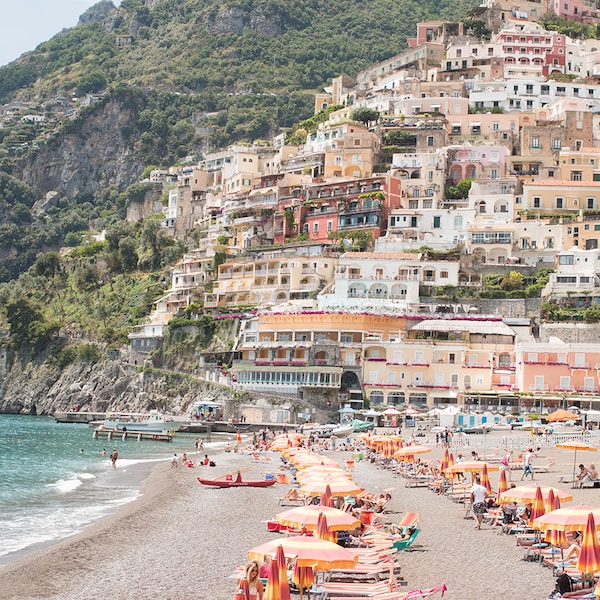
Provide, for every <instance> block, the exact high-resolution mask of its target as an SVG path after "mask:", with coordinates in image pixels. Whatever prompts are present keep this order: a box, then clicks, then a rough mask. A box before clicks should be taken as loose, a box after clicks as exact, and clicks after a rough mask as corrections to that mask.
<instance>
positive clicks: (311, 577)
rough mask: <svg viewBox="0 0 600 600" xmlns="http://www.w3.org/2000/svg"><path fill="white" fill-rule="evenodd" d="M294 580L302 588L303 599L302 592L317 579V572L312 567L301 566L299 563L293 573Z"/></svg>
mask: <svg viewBox="0 0 600 600" xmlns="http://www.w3.org/2000/svg"><path fill="white" fill-rule="evenodd" d="M292 581H293V582H294V583H295V584H296V585H297V586H298V589H299V590H300V599H301V600H302V594H303V592H304V590H305V589H306V588H310V586H311V585H312V584H313V583H314V581H315V573H314V571H313V568H312V567H299V566H298V564H297V563H296V565H295V566H294V573H293V575H292Z"/></svg>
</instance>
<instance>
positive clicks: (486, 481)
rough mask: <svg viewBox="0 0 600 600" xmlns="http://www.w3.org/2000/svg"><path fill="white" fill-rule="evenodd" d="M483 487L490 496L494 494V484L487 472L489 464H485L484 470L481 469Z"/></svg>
mask: <svg viewBox="0 0 600 600" xmlns="http://www.w3.org/2000/svg"><path fill="white" fill-rule="evenodd" d="M481 485H482V486H483V487H485V489H486V490H487V492H488V494H491V493H492V484H491V483H490V476H489V474H488V470H487V463H485V462H484V463H483V468H482V469H481Z"/></svg>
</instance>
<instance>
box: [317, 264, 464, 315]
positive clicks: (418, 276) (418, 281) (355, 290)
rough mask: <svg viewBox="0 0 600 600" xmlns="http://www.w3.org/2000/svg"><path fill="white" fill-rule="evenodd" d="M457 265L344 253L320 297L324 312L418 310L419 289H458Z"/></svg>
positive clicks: (458, 266)
mask: <svg viewBox="0 0 600 600" xmlns="http://www.w3.org/2000/svg"><path fill="white" fill-rule="evenodd" d="M459 268H460V265H459V262H458V260H456V261H444V260H431V259H427V258H426V257H424V256H423V255H421V254H413V253H401V252H390V253H388V252H346V253H345V254H343V255H342V256H341V257H340V258H339V264H338V266H337V268H336V270H335V275H334V282H333V285H332V286H330V287H328V288H326V290H325V292H324V293H322V294H320V295H319V305H320V306H321V307H322V308H324V309H327V308H336V309H337V308H343V309H352V310H362V309H374V308H377V309H379V310H383V309H385V310H386V311H401V310H402V311H407V310H418V306H419V294H420V287H421V286H431V287H442V286H444V285H450V286H456V285H458V271H459Z"/></svg>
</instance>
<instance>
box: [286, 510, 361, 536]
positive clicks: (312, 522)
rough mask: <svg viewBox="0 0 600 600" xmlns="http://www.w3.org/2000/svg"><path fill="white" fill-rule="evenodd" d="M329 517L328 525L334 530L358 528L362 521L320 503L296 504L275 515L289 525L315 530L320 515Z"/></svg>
mask: <svg viewBox="0 0 600 600" xmlns="http://www.w3.org/2000/svg"><path fill="white" fill-rule="evenodd" d="M321 514H323V515H325V516H326V517H327V525H328V527H329V529H330V530H332V531H346V530H349V529H356V528H357V527H359V526H360V521H359V520H358V519H357V518H356V517H354V516H353V515H352V514H350V513H347V512H344V511H343V510H339V509H338V508H332V507H329V506H323V505H320V504H308V505H306V506H295V507H294V508H290V509H289V510H286V511H284V512H281V513H279V514H277V515H275V520H276V521H277V522H279V523H281V524H282V525H286V526H288V527H300V526H302V525H304V526H305V527H306V529H309V530H311V531H314V530H315V529H316V528H317V524H318V521H319V515H321Z"/></svg>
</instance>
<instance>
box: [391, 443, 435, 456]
mask: <svg viewBox="0 0 600 600" xmlns="http://www.w3.org/2000/svg"><path fill="white" fill-rule="evenodd" d="M428 452H431V448H429V447H427V446H422V445H421V444H413V445H412V446H403V447H402V448H398V450H396V451H395V452H394V458H398V459H400V460H405V459H407V458H409V457H412V456H416V455H417V454H427V453H428Z"/></svg>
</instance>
